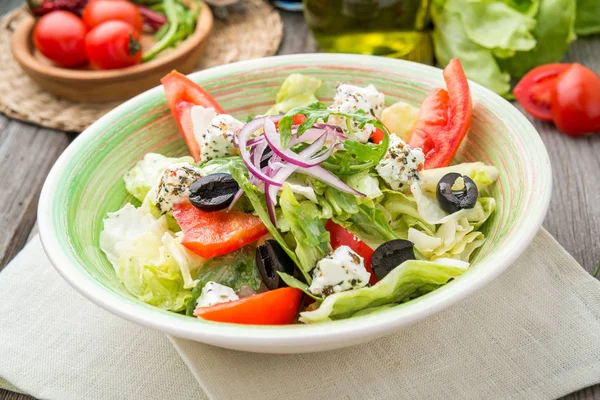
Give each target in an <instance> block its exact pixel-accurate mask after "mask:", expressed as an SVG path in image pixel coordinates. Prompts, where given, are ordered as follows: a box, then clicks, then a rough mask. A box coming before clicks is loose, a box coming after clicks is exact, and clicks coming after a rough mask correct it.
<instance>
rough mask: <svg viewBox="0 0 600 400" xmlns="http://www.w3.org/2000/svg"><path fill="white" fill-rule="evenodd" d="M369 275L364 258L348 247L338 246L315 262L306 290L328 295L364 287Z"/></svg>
mask: <svg viewBox="0 0 600 400" xmlns="http://www.w3.org/2000/svg"><path fill="white" fill-rule="evenodd" d="M370 277H371V275H370V274H369V272H367V270H366V269H365V262H364V259H363V258H362V257H361V256H359V255H358V254H356V253H355V252H354V251H353V250H352V249H351V248H350V247H348V246H340V247H338V248H337V249H335V251H334V252H333V253H331V254H330V255H328V256H327V257H325V258H323V259H322V260H321V261H319V262H318V263H317V266H316V267H315V269H314V270H313V281H312V283H311V285H310V287H309V288H308V290H309V291H310V292H311V293H312V294H314V295H317V296H320V295H323V296H329V295H331V294H334V293H340V292H344V291H346V290H352V289H358V288H361V287H364V286H366V285H367V284H368V283H369V278H370Z"/></svg>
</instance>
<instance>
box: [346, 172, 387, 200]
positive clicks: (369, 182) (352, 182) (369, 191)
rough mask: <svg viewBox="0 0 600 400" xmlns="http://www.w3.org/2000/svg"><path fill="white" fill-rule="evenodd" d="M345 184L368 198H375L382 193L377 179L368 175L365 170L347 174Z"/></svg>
mask: <svg viewBox="0 0 600 400" xmlns="http://www.w3.org/2000/svg"><path fill="white" fill-rule="evenodd" d="M346 184H347V185H348V186H350V187H351V188H352V189H354V190H357V191H359V192H361V193H362V194H364V195H365V197H366V198H367V199H369V200H373V199H376V198H377V197H379V196H382V195H383V192H382V191H381V189H380V188H379V179H377V178H376V177H374V176H372V175H370V174H369V173H368V172H366V171H363V172H360V173H358V174H354V175H348V176H347V177H346ZM357 200H362V198H358V199H357Z"/></svg>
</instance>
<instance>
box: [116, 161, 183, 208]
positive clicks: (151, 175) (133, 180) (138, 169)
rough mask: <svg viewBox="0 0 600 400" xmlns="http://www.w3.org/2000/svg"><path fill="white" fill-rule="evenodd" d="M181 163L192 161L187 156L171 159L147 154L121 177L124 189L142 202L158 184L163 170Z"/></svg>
mask: <svg viewBox="0 0 600 400" xmlns="http://www.w3.org/2000/svg"><path fill="white" fill-rule="evenodd" d="M182 162H188V163H193V162H194V159H193V158H192V157H189V156H186V157H181V158H171V157H165V156H163V155H162V154H156V153H148V154H146V155H145V156H144V158H142V159H141V160H140V161H138V162H137V163H136V164H135V166H134V167H133V168H132V169H131V170H130V171H129V172H128V173H127V174H125V176H124V177H123V180H125V188H126V189H127V191H128V192H129V193H131V194H132V195H133V196H134V197H135V198H136V199H138V200H139V201H144V198H145V197H146V195H147V194H148V192H149V191H150V189H151V188H152V187H153V186H154V185H156V184H158V180H159V179H160V176H161V175H162V173H163V172H164V170H165V169H166V168H167V167H169V166H170V165H171V164H175V163H182Z"/></svg>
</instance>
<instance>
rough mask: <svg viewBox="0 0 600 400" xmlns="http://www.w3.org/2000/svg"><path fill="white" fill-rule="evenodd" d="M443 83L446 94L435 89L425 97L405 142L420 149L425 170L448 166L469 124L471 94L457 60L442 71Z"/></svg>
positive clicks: (471, 109)
mask: <svg viewBox="0 0 600 400" xmlns="http://www.w3.org/2000/svg"><path fill="white" fill-rule="evenodd" d="M444 80H445V81H446V86H447V87H448V91H446V90H444V89H435V90H433V91H432V92H431V93H430V94H429V96H427V98H426V99H425V101H424V102H423V104H421V108H420V109H419V115H418V119H417V122H416V124H415V126H414V128H413V130H412V132H411V136H410V140H409V144H410V146H411V147H413V148H414V147H420V148H421V149H423V153H424V154H425V168H426V169H430V168H440V167H446V166H448V165H450V162H451V161H452V158H453V157H454V154H456V151H457V150H458V147H459V146H460V143H461V142H462V140H463V138H464V137H465V135H466V134H467V130H468V129H469V125H470V124H471V116H472V114H473V105H472V103H471V93H470V91H469V83H468V82H467V78H466V76H465V72H464V71H463V69H462V66H461V65H460V61H459V60H458V58H454V59H452V60H451V61H450V63H449V64H448V65H447V66H446V68H444Z"/></svg>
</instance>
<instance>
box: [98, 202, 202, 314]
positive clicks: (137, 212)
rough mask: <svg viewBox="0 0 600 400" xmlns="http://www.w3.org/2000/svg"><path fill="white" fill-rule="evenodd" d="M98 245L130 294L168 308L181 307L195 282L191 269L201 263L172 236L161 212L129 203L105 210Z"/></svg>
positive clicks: (189, 295)
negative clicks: (111, 210)
mask: <svg viewBox="0 0 600 400" xmlns="http://www.w3.org/2000/svg"><path fill="white" fill-rule="evenodd" d="M100 248H101V249H102V251H103V252H104V253H105V254H106V257H107V258H108V260H109V261H110V262H111V264H112V265H113V267H114V269H115V272H116V274H117V276H118V277H119V278H120V280H121V282H122V283H123V285H124V286H125V287H126V288H127V290H128V291H129V292H130V293H131V294H132V295H134V296H135V297H137V298H138V299H140V300H142V301H144V302H146V303H148V304H152V305H154V306H156V307H159V308H162V309H165V310H171V311H181V310H183V309H184V307H185V305H186V302H187V301H188V300H189V298H190V297H191V291H190V290H187V289H188V288H191V287H194V285H195V282H194V281H193V279H192V277H191V271H192V270H194V269H197V268H199V267H200V266H201V265H202V264H203V263H204V259H202V258H200V257H198V256H196V255H195V254H193V253H191V252H189V251H188V250H187V249H185V248H184V247H183V246H182V245H181V243H180V242H179V240H178V238H177V237H173V236H172V233H171V232H169V230H168V224H167V220H166V218H165V217H164V216H163V217H160V218H158V219H155V218H154V216H152V214H151V213H150V212H149V210H148V208H146V207H140V208H135V207H134V206H133V205H131V204H127V205H125V206H124V207H123V208H121V209H120V210H118V211H116V212H114V213H109V214H108V218H107V219H105V220H104V230H103V231H102V232H101V233H100Z"/></svg>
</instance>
